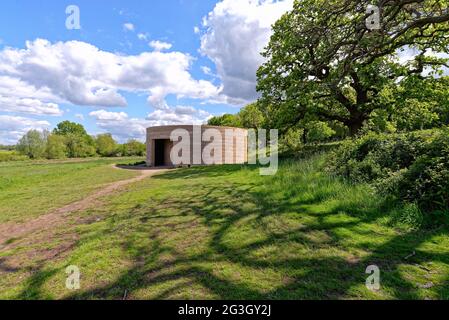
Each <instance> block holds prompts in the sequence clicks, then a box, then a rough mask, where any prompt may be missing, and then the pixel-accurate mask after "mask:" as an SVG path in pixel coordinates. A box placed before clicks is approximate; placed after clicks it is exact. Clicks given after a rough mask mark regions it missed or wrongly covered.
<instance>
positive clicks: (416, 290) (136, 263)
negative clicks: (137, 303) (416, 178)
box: [0, 157, 449, 299]
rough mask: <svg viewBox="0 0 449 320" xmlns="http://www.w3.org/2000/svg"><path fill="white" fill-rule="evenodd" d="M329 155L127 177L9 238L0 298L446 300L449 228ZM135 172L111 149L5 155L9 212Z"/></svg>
mask: <svg viewBox="0 0 449 320" xmlns="http://www.w3.org/2000/svg"><path fill="white" fill-rule="evenodd" d="M323 161H324V160H323V158H321V157H318V158H314V159H311V160H305V161H301V162H289V161H286V162H283V163H282V164H281V167H280V171H279V173H278V174H277V175H276V176H273V177H261V176H259V174H258V173H259V172H258V170H257V168H254V167H247V166H217V167H201V168H190V169H182V170H176V171H171V172H168V173H165V174H161V175H158V176H155V177H152V178H148V179H145V180H143V181H141V182H138V183H135V184H133V185H130V186H128V187H126V189H125V190H123V191H122V192H121V193H119V194H114V195H110V196H108V197H107V198H105V199H104V200H103V201H104V205H103V206H100V207H96V208H94V209H90V210H87V211H84V212H79V213H75V214H73V215H71V216H70V217H69V218H68V219H67V221H66V222H65V223H64V224H63V225H58V226H54V227H49V228H46V229H45V230H42V231H41V232H38V233H34V234H32V235H29V236H27V237H24V238H22V239H17V240H15V241H14V242H13V243H12V245H9V246H8V248H7V250H5V249H0V297H1V298H7V299H13V298H19V299H105V298H108V299H123V298H126V299H215V298H221V299H357V298H361V299H396V298H401V299H426V298H427V299H448V298H449V251H448V249H447V248H448V247H449V234H448V230H447V229H445V228H438V229H434V230H421V231H409V229H408V228H406V226H400V225H397V224H395V223H394V222H393V220H394V219H392V217H394V216H395V215H397V212H398V211H400V210H401V208H397V207H396V206H394V205H393V204H391V203H389V202H388V201H386V200H385V199H382V198H380V197H378V196H376V195H374V194H373V193H372V191H371V189H370V188H369V187H368V186H365V185H358V186H351V185H348V184H346V183H344V182H342V181H340V180H338V179H335V178H332V177H330V176H328V175H327V174H326V173H324V172H323V170H322V166H323ZM74 172H76V174H74ZM94 174H95V179H93V176H94ZM130 174H133V173H130V172H127V171H124V172H117V171H114V170H113V169H111V168H110V166H109V162H108V161H106V160H98V161H92V162H83V163H67V164H56V165H54V164H51V165H49V164H32V163H29V164H27V165H26V166H23V167H22V166H20V165H11V167H8V166H6V167H5V166H0V176H1V179H2V180H1V181H2V182H1V185H2V187H0V188H1V198H0V204H1V205H0V207H1V209H0V210H1V211H0V212H1V213H0V219H1V221H10V220H11V219H14V221H15V220H20V219H26V218H28V217H29V216H30V217H32V216H37V215H39V213H42V212H45V211H47V210H49V209H50V208H53V207H57V206H58V205H61V204H63V202H67V201H71V200H73V198H79V197H82V196H83V195H84V194H87V193H88V192H90V190H92V189H94V188H95V186H98V185H99V184H100V183H103V182H106V181H113V180H115V179H120V178H125V177H128V176H129V175H130ZM44 177H45V179H43V178H44ZM101 177H102V178H101ZM99 179H103V180H102V181H100V180H99ZM4 181H6V182H7V183H6V184H5V182H4ZM8 181H9V182H8ZM11 181H12V182H11ZM8 183H10V184H9V185H8ZM70 185H72V187H71V188H74V189H72V190H69V189H70V187H69V186H70ZM23 188H25V189H23ZM5 193H6V194H9V196H8V197H7V196H4V194H5ZM80 193H82V194H80ZM17 197H18V198H19V199H21V200H20V201H16V202H14V200H13V199H14V198H16V199H17ZM5 208H6V209H5ZM20 208H26V210H25V209H20ZM11 212H12V214H11ZM69 265H75V266H77V267H79V269H80V271H81V289H80V290H78V291H70V290H68V289H66V288H65V281H66V277H67V275H66V274H65V269H66V267H67V266H69ZM369 265H377V266H378V267H379V268H380V271H381V289H380V290H379V291H377V292H372V291H370V290H368V289H367V288H366V286H365V280H366V278H367V277H368V275H367V274H365V270H366V268H367V266H369Z"/></svg>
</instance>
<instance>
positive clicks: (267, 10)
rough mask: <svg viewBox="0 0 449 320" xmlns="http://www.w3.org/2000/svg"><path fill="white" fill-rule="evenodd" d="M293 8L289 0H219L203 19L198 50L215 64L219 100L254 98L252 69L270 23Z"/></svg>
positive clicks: (236, 101)
mask: <svg viewBox="0 0 449 320" xmlns="http://www.w3.org/2000/svg"><path fill="white" fill-rule="evenodd" d="M292 8H293V0H284V1H273V0H223V1H221V2H219V3H218V4H217V5H216V6H215V8H214V9H213V11H212V12H210V13H209V14H208V15H207V16H206V17H205V18H204V20H203V28H204V29H205V32H204V33H203V35H202V37H201V49H200V52H201V53H202V54H203V55H205V56H207V57H209V58H210V59H211V60H212V61H213V62H214V63H215V65H216V67H217V73H218V76H219V77H220V79H221V80H222V88H221V100H224V101H222V102H229V103H232V104H237V105H239V104H244V103H248V102H251V101H253V100H255V99H256V98H257V93H256V72H257V69H258V67H259V66H260V65H261V64H262V63H263V62H264V58H263V57H262V56H261V55H260V53H261V52H262V51H263V49H264V47H266V45H267V44H268V42H269V39H270V36H271V34H272V30H271V26H272V24H274V23H275V22H276V21H277V20H278V19H279V18H280V17H281V16H282V15H283V14H284V13H285V12H287V11H288V10H291V9H292Z"/></svg>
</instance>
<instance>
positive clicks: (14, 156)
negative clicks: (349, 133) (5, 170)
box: [0, 150, 29, 162]
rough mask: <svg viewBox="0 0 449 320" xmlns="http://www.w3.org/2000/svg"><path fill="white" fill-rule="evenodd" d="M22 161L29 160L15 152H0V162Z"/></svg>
mask: <svg viewBox="0 0 449 320" xmlns="http://www.w3.org/2000/svg"><path fill="white" fill-rule="evenodd" d="M23 160H29V158H28V157H27V156H25V155H21V154H19V153H17V152H15V151H4V150H0V162H9V161H23Z"/></svg>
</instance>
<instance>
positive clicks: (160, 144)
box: [154, 140, 166, 167]
mask: <svg viewBox="0 0 449 320" xmlns="http://www.w3.org/2000/svg"><path fill="white" fill-rule="evenodd" d="M154 165H155V166H156V167H163V166H165V165H166V163H165V140H154Z"/></svg>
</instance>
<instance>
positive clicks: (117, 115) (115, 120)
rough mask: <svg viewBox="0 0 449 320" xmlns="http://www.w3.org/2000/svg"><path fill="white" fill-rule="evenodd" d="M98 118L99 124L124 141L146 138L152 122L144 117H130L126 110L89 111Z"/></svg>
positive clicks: (101, 127)
mask: <svg viewBox="0 0 449 320" xmlns="http://www.w3.org/2000/svg"><path fill="white" fill-rule="evenodd" d="M89 115H90V116H91V117H93V118H95V119H96V122H97V126H98V127H99V128H100V129H103V130H104V131H105V132H107V133H111V134H112V135H113V136H114V138H115V139H117V140H119V141H120V142H124V141H126V140H129V139H138V140H141V141H144V140H145V132H146V128H147V127H149V126H150V123H149V122H148V121H146V120H143V119H137V118H129V117H128V115H127V114H126V113H125V112H109V111H106V110H98V111H93V112H91V113H89Z"/></svg>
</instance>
